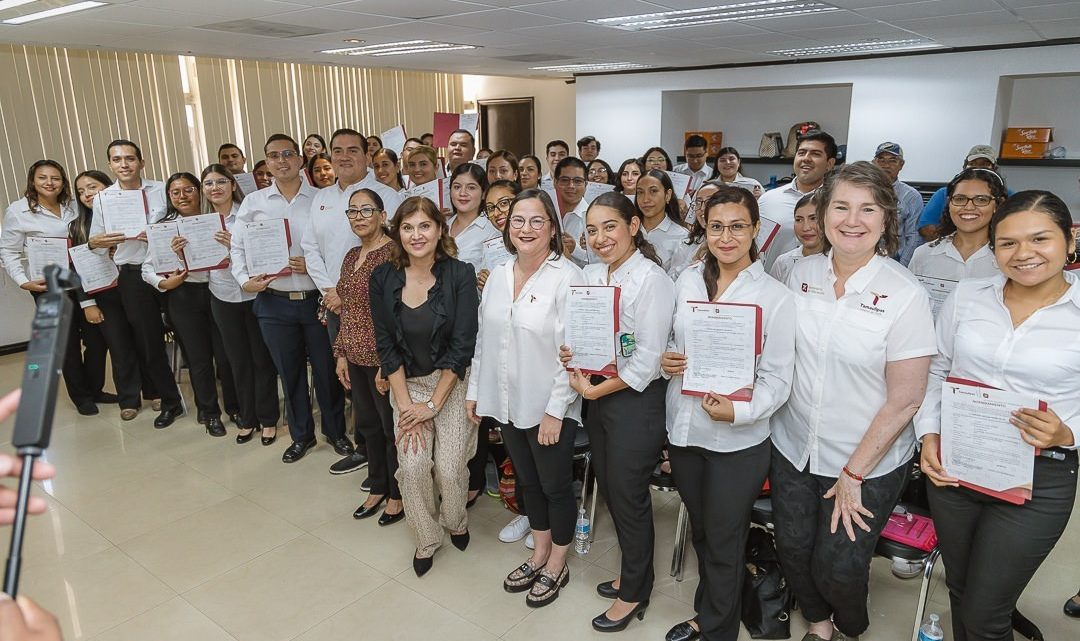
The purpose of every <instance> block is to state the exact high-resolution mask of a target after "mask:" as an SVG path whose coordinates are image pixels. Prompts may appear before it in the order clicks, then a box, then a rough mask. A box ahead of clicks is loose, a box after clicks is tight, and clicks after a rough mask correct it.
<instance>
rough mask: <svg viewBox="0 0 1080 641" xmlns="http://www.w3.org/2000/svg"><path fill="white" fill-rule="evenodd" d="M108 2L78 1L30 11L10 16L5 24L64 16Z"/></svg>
mask: <svg viewBox="0 0 1080 641" xmlns="http://www.w3.org/2000/svg"><path fill="white" fill-rule="evenodd" d="M104 4H108V3H107V2H93V1H91V0H87V2H76V3H75V4H69V5H67V6H64V7H56V8H54V9H46V10H45V11H38V12H37V13H28V14H26V15H25V16H19V17H17V18H8V19H7V20H5V21H4V24H24V23H27V22H33V21H34V20H42V19H44V18H52V17H54V16H62V15H64V14H65V13H75V12H76V11H82V10H84V9H93V8H94V7H100V6H102V5H104Z"/></svg>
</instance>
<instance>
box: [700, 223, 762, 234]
mask: <svg viewBox="0 0 1080 641" xmlns="http://www.w3.org/2000/svg"><path fill="white" fill-rule="evenodd" d="M753 228H754V226H753V225H750V224H748V223H731V224H730V225H724V224H721V223H709V224H708V225H707V226H706V227H705V230H706V231H708V232H709V235H710V236H723V235H724V230H727V231H729V232H731V235H732V236H745V235H747V234H749V233H750V230H751V229H753Z"/></svg>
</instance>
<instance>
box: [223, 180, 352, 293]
mask: <svg viewBox="0 0 1080 641" xmlns="http://www.w3.org/2000/svg"><path fill="white" fill-rule="evenodd" d="M317 193H318V190H317V189H315V188H314V187H312V186H311V185H309V184H307V183H301V184H300V190H299V191H298V192H296V195H295V196H293V199H292V201H291V202H290V201H288V200H286V199H285V196H283V195H282V194H281V191H280V190H279V189H278V184H277V183H276V182H275V183H274V184H272V185H270V186H269V187H267V188H266V189H260V190H259V191H257V192H255V193H253V194H249V195H248V196H247V197H246V198H244V202H243V203H241V204H240V211H238V212H236V228H235V230H234V232H233V236H232V250H231V252H230V259H231V260H232V265H231V268H232V274H233V277H234V278H236V282H238V283H240V284H244V283H246V282H248V281H249V280H251V277H252V276H254V275H257V274H248V271H247V257H246V255H245V252H244V224H245V223H249V222H255V221H258V220H281V219H285V220H288V221H289V240H290V241H291V242H292V244H291V245H289V255H290V256H303V255H304V251H303V249H301V243H303V242H304V231H305V230H306V229H307V226H308V218H309V217H310V216H311V203H312V201H313V200H314V199H315V195H316V194H317ZM341 217H342V218H344V217H345V212H344V210H342V213H341ZM349 235H350V236H352V235H353V234H352V232H349ZM315 288H316V287H315V281H313V280H312V279H311V276H309V275H308V274H295V273H294V274H290V275H288V276H279V277H277V278H275V279H274V280H273V281H271V282H270V289H275V290H278V291H283V292H297V291H311V290H313V289H315Z"/></svg>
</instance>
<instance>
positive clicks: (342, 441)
mask: <svg viewBox="0 0 1080 641" xmlns="http://www.w3.org/2000/svg"><path fill="white" fill-rule="evenodd" d="M327 442H329V443H330V445H333V446H334V451H335V452H337V453H338V455H340V456H350V455H352V453H353V452H355V451H356V449H355V448H354V447H353V444H352V442H351V441H350V440H349V437H348V436H339V437H337V438H331V439H327Z"/></svg>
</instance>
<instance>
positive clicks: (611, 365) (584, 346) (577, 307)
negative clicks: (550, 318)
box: [566, 285, 619, 376]
mask: <svg viewBox="0 0 1080 641" xmlns="http://www.w3.org/2000/svg"><path fill="white" fill-rule="evenodd" d="M618 318H619V288H618V287H611V286H601V285H571V286H570V296H569V297H568V298H567V306H566V319H567V320H566V345H567V346H568V347H569V348H570V350H571V351H572V352H573V353H574V358H573V359H571V361H570V363H569V364H568V365H567V369H571V370H572V369H577V368H581V371H582V372H584V373H586V374H603V375H606V376H615V375H617V374H618V370H617V369H616V365H615V356H616V351H615V340H616V334H618V331H619V321H618Z"/></svg>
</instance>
